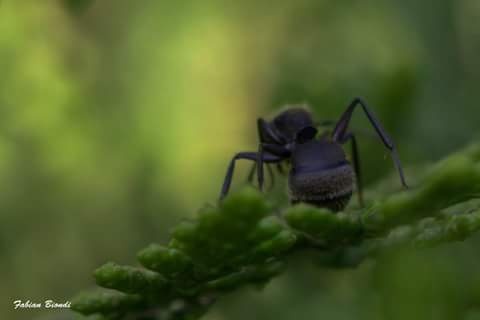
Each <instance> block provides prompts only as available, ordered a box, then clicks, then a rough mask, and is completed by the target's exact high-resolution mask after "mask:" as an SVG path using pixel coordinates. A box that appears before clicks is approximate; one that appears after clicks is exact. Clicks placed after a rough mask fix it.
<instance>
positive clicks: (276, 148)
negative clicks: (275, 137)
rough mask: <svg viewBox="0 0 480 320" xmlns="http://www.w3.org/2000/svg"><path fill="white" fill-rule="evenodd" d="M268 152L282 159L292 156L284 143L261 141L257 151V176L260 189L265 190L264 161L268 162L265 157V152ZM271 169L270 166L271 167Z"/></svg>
mask: <svg viewBox="0 0 480 320" xmlns="http://www.w3.org/2000/svg"><path fill="white" fill-rule="evenodd" d="M266 152H268V153H269V154H271V155H275V156H277V157H279V158H280V159H285V158H287V157H289V156H290V151H289V150H288V149H287V148H285V147H284V146H283V145H278V144H272V143H260V144H259V145H258V152H257V164H256V166H257V178H258V188H259V189H260V191H263V181H264V175H263V163H264V162H267V161H266V159H265V158H264V155H265V153H266ZM269 169H270V168H269Z"/></svg>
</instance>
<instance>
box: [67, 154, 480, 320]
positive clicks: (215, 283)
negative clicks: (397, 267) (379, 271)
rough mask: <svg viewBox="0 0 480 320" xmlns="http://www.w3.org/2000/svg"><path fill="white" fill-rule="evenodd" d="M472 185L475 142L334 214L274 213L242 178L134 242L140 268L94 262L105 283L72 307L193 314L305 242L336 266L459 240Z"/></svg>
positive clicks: (109, 315)
mask: <svg viewBox="0 0 480 320" xmlns="http://www.w3.org/2000/svg"><path fill="white" fill-rule="evenodd" d="M478 195H480V145H472V146H471V147H469V148H467V149H465V150H463V151H461V152H458V153H456V154H453V155H451V156H449V157H447V158H445V159H444V160H442V161H439V162H438V163H437V164H435V165H433V166H430V169H429V170H428V171H427V172H426V173H425V174H424V175H423V177H422V178H421V179H420V180H419V183H418V184H417V186H415V187H413V188H411V189H409V190H406V191H401V192H397V193H393V194H391V195H387V196H384V197H383V198H379V199H378V200H375V201H374V202H373V203H372V204H371V205H369V206H368V207H367V208H366V209H363V210H354V211H348V212H340V213H335V214H334V213H332V212H330V211H328V210H326V209H319V208H314V207H311V206H307V205H304V204H301V205H296V206H293V207H289V208H286V209H285V210H283V212H280V213H279V212H276V211H275V210H273V208H272V206H271V205H270V204H269V203H268V201H267V200H265V198H264V197H263V196H262V194H260V193H259V192H257V191H255V190H254V189H251V188H248V189H245V190H243V191H241V192H238V193H236V194H232V195H231V196H230V197H228V198H227V199H226V200H225V201H224V202H223V203H222V204H221V205H220V206H219V207H208V208H205V209H202V210H201V211H200V212H199V216H198V218H197V219H196V220H192V221H185V222H182V223H180V224H179V225H178V226H177V227H176V228H175V229H174V230H173V232H172V238H171V240H170V242H169V243H168V244H167V245H163V246H162V245H158V244H152V245H150V246H149V247H147V248H145V249H143V250H142V251H140V252H139V253H138V260H139V261H140V263H141V264H142V265H143V267H144V268H136V267H130V266H119V265H117V264H115V263H111V262H110V263H107V264H105V265H103V266H101V267H100V268H98V269H97V270H96V271H95V274H94V275H95V279H96V282H97V284H98V285H99V286H101V287H104V288H107V289H113V290H103V289H102V291H97V292H87V293H83V294H80V295H79V296H77V297H76V298H75V299H74V300H73V302H72V308H73V309H74V310H76V311H78V312H80V313H82V314H84V315H95V318H96V319H198V318H200V317H201V316H202V315H203V314H204V313H205V312H206V311H207V310H208V309H209V307H210V306H211V305H212V304H213V303H214V302H215V301H216V300H217V299H218V298H219V297H221V295H222V294H223V293H225V292H228V291H231V290H235V289H237V288H239V287H241V286H244V285H248V284H253V285H256V286H259V287H261V286H262V285H264V284H265V283H266V282H268V281H269V280H270V279H272V278H273V277H275V276H276V275H278V274H279V273H281V272H282V271H283V270H284V266H285V260H286V258H287V256H288V255H289V254H291V253H293V252H297V251H300V250H304V249H305V248H310V249H312V248H314V249H316V250H319V251H321V252H322V253H323V255H322V257H323V260H322V261H321V262H322V264H323V265H325V266H330V267H335V268H342V267H352V266H356V265H358V264H359V263H361V262H362V261H363V260H364V259H366V258H370V257H375V256H376V255H377V254H379V253H381V252H382V251H385V250H395V249H397V248H399V247H405V246H409V247H419V248H423V247H431V246H436V245H440V244H442V243H445V242H452V241H462V240H464V239H466V238H468V237H469V236H470V235H471V234H473V233H474V232H476V231H477V230H478V229H480V205H478V206H477V204H475V203H471V202H467V201H469V200H471V199H474V198H476V197H478ZM454 205H457V206H454ZM452 206H454V207H452ZM447 208H449V210H445V209H447Z"/></svg>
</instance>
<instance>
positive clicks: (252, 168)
mask: <svg viewBox="0 0 480 320" xmlns="http://www.w3.org/2000/svg"><path fill="white" fill-rule="evenodd" d="M256 168H257V163H254V164H253V165H252V167H251V168H250V171H249V172H248V176H247V182H248V183H249V184H251V185H253V176H254V175H255V169H256Z"/></svg>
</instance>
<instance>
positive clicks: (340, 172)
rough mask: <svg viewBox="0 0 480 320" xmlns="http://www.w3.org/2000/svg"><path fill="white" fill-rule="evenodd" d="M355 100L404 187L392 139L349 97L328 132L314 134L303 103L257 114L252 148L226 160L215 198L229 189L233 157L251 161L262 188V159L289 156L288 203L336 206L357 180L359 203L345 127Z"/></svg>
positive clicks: (354, 150)
mask: <svg viewBox="0 0 480 320" xmlns="http://www.w3.org/2000/svg"><path fill="white" fill-rule="evenodd" d="M356 106H361V107H362V109H363V111H364V112H365V114H366V116H367V118H368V120H369V121H370V123H371V124H372V126H373V128H374V129H375V131H376V132H377V134H378V135H379V137H380V138H381V140H382V142H383V144H384V145H385V147H386V148H387V149H388V150H389V151H390V153H391V156H392V159H393V162H394V164H395V167H396V168H397V170H398V174H399V176H400V180H401V183H402V185H403V186H404V187H405V188H407V184H406V182H405V177H404V174H403V169H402V165H401V163H400V159H399V156H398V154H397V150H396V148H395V145H394V144H393V141H392V139H391V138H390V137H389V136H388V134H387V133H386V132H385V129H383V127H382V125H381V124H380V122H379V121H378V120H377V118H376V117H375V116H374V115H373V113H372V112H371V111H370V109H369V107H368V106H367V104H366V103H365V102H363V100H362V99H360V98H355V99H354V100H353V101H352V102H351V103H350V105H349V106H348V108H347V110H346V111H345V112H344V113H343V114H342V116H341V117H340V119H339V120H338V122H337V123H336V124H335V127H334V129H333V131H332V132H331V134H327V135H323V136H321V137H319V138H318V139H316V135H317V132H318V131H317V129H316V127H315V123H314V121H313V118H312V115H311V113H310V112H309V111H308V110H306V109H304V108H289V109H287V110H285V111H283V112H281V113H280V114H278V115H277V116H276V117H275V118H273V120H272V121H270V122H267V121H265V120H264V119H262V118H259V119H258V120H257V126H258V136H259V139H260V143H259V147H258V151H257V152H239V153H237V154H236V155H235V156H234V157H233V158H232V160H231V161H230V165H229V166H228V170H227V174H226V175H225V180H224V182H223V186H222V190H221V193H220V199H223V198H224V197H225V196H226V195H227V193H228V190H229V189H230V184H231V182H232V177H233V171H234V169H235V162H236V160H239V159H246V160H251V161H255V165H256V170H257V178H258V187H259V189H260V190H262V188H263V181H264V173H263V164H264V163H266V164H270V163H278V164H280V163H282V162H283V161H290V164H291V169H290V172H289V175H288V187H289V193H290V199H291V202H292V203H298V202H306V203H309V204H312V205H315V206H318V207H325V208H329V209H331V210H333V211H340V210H343V209H344V208H345V206H346V205H347V203H348V201H349V200H350V198H351V196H352V193H353V190H354V185H355V184H356V186H357V192H358V196H359V202H360V205H362V206H363V195H362V181H361V175H360V165H359V157H358V149H357V140H356V138H355V135H354V134H353V133H352V132H350V131H349V130H348V125H349V123H350V119H351V117H352V113H353V111H354V110H355V107H356ZM349 141H350V142H351V146H352V160H353V168H352V165H351V164H350V162H349V161H348V160H347V158H346V155H345V152H344V151H343V148H342V144H345V143H346V142H349Z"/></svg>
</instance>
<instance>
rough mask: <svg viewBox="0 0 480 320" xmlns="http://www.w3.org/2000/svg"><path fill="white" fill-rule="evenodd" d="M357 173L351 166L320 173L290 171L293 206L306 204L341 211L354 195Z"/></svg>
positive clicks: (345, 165) (289, 182)
mask: <svg viewBox="0 0 480 320" xmlns="http://www.w3.org/2000/svg"><path fill="white" fill-rule="evenodd" d="M354 182H355V173H354V171H353V168H352V167H351V166H350V164H348V163H347V164H343V165H340V166H338V167H335V168H329V169H323V170H318V171H314V172H312V171H310V172H302V171H296V170H294V169H293V170H292V171H290V175H289V179H288V187H289V192H290V199H291V202H292V204H295V203H298V202H305V203H309V204H312V205H314V206H317V207H323V208H328V209H330V210H332V211H341V210H343V209H344V208H345V206H346V205H347V204H348V202H349V200H350V198H351V197H352V193H353V186H354Z"/></svg>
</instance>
